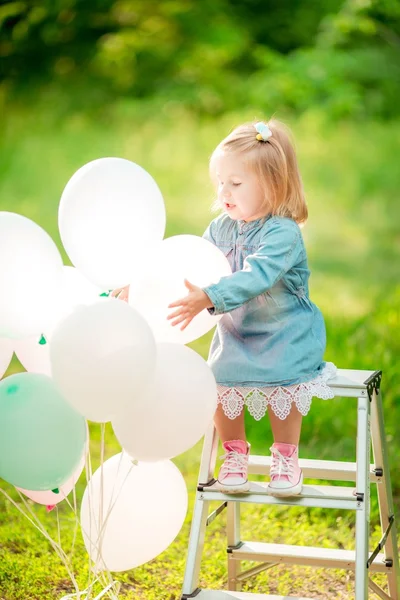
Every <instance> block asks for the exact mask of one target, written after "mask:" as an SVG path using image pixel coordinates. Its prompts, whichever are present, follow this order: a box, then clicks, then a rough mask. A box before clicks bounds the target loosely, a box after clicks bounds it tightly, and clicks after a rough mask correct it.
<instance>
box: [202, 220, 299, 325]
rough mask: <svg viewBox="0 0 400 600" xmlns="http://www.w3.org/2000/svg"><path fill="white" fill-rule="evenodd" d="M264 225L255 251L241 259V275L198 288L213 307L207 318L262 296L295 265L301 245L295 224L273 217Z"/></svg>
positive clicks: (238, 272) (233, 275)
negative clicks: (263, 232)
mask: <svg viewBox="0 0 400 600" xmlns="http://www.w3.org/2000/svg"><path fill="white" fill-rule="evenodd" d="M268 224H269V227H268V228H267V230H266V233H265V236H264V239H263V241H262V243H261V245H260V247H259V249H258V250H257V252H255V253H254V254H251V255H249V256H248V257H247V258H246V259H245V261H244V267H243V269H242V270H241V271H236V272H235V273H233V274H232V275H228V276H227V277H222V278H221V279H220V281H219V282H218V283H216V284H212V285H209V286H208V287H205V288H202V289H203V291H204V292H205V293H206V294H207V296H208V297H209V298H210V300H211V302H212V304H213V306H214V308H209V309H208V310H209V312H210V313H211V314H215V315H218V314H222V313H226V312H229V311H231V310H234V309H235V308H239V306H242V305H243V304H245V303H246V302H248V301H249V300H251V299H252V298H255V297H256V296H259V295H260V294H262V293H263V292H266V291H267V290H268V289H270V288H271V287H273V286H274V285H275V283H277V281H279V279H281V277H283V275H284V274H285V273H286V272H287V271H288V270H289V269H290V268H291V267H293V266H294V265H295V264H296V263H297V262H298V260H299V257H300V254H301V252H302V250H303V244H302V242H301V232H300V229H299V227H298V225H297V223H295V222H294V221H292V220H291V219H285V218H281V217H276V218H274V217H273V218H272V219H270V220H269V221H268Z"/></svg>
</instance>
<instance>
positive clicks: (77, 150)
mask: <svg viewBox="0 0 400 600" xmlns="http://www.w3.org/2000/svg"><path fill="white" fill-rule="evenodd" d="M255 116H256V115H253V114H239V113H238V114H234V115H226V116H225V117H224V118H222V119H220V120H219V121H207V120H202V121H201V120H199V119H197V118H195V117H193V116H191V115H189V114H187V113H183V112H180V111H179V110H178V109H177V108H176V107H174V105H167V106H166V107H165V109H163V110H160V111H159V112H153V113H152V112H151V110H150V109H149V107H148V106H144V107H142V108H140V107H138V106H135V105H130V104H129V103H119V104H117V103H116V104H115V106H112V107H108V108H107V110H105V111H104V113H102V114H100V115H99V114H97V115H95V116H94V117H93V118H92V119H89V118H88V117H87V116H83V115H81V114H78V113H77V114H71V113H69V114H67V115H64V116H63V118H62V119H60V118H58V117H57V115H56V112H55V110H54V107H53V106H52V105H51V103H50V102H49V108H46V106H45V105H44V104H43V103H42V104H41V105H40V106H34V105H33V106H29V107H18V106H14V107H12V109H7V112H6V117H7V119H6V126H5V128H4V129H3V130H2V132H0V153H1V155H2V158H3V160H2V162H1V163H0V210H9V211H15V212H20V213H22V214H24V215H26V216H28V217H30V218H32V219H34V220H35V221H36V222H38V223H39V224H40V225H41V226H43V227H44V228H45V229H46V230H47V231H48V232H49V233H50V235H51V236H52V237H53V239H54V240H55V241H56V242H57V244H58V245H59V247H60V249H61V244H60V239H59V234H58V230H57V208H58V202H59V198H60V195H61V193H62V190H63V187H64V185H65V184H66V183H67V181H68V179H69V177H70V176H71V175H72V173H73V172H74V171H75V170H76V169H77V168H79V167H80V166H81V165H83V164H84V163H86V162H88V161H89V160H92V159H94V158H98V157H101V156H112V155H114V156H121V157H125V158H128V159H131V160H133V161H135V162H137V163H139V164H141V165H142V166H143V167H144V168H146V169H147V170H148V171H149V172H150V173H151V174H152V175H153V177H154V178H155V179H156V181H157V182H158V184H159V186H160V188H161V190H162V192H163V194H164V198H165V202H166V206H167V235H168V236H169V235H174V234H177V233H183V232H185V233H193V234H198V235H201V234H202V232H203V230H204V228H205V226H206V224H207V223H208V221H209V220H210V212H209V209H210V205H211V203H212V200H213V191H212V188H211V185H210V183H209V181H208V165H207V162H208V157H209V155H210V153H211V152H212V150H213V148H214V146H215V145H216V143H218V141H219V140H220V139H221V138H222V137H223V136H224V135H225V134H226V133H227V132H228V131H229V130H230V128H231V127H232V126H233V125H235V124H237V123H239V122H241V121H242V120H247V119H253V117H255ZM260 116H261V115H260ZM289 124H290V125H291V126H292V128H293V130H294V133H295V137H296V145H297V149H298V154H299V160H300V164H301V169H302V173H303V178H304V182H305V188H306V192H307V199H308V205H309V212H310V219H309V222H308V223H307V225H306V227H305V228H304V230H303V234H304V238H305V241H306V245H307V248H308V254H309V262H310V268H311V272H312V276H311V279H310V291H311V297H312V299H313V300H314V301H315V302H316V303H317V304H318V305H319V306H320V308H321V309H322V311H323V313H324V315H325V318H326V323H327V331H328V347H327V352H326V356H325V358H326V360H331V361H333V362H335V363H336V364H337V365H338V367H340V368H354V369H382V370H383V381H382V389H383V399H384V411H385V418H386V430H387V435H388V440H389V459H390V465H391V475H392V482H393V487H394V493H395V499H396V510H397V514H399V510H398V509H399V502H400V483H399V481H400V466H399V463H398V456H399V455H400V439H399V433H398V427H397V423H398V420H399V418H400V408H399V373H398V369H397V368H396V363H397V357H398V355H399V350H400V341H399V340H400V336H399V333H400V322H399V321H400V316H399V306H400V283H399V282H400V277H399V276H400V261H399V256H400V231H399V225H398V223H399V222H400V208H399V203H398V190H399V189H400V172H399V169H398V147H399V141H400V123H397V122H394V123H391V124H379V123H373V122H370V123H359V124H356V123H342V124H335V125H333V124H330V123H328V122H326V121H325V120H324V118H323V117H322V116H321V114H319V113H317V112H310V113H308V114H307V115H305V116H303V117H302V118H301V119H300V120H297V121H296V120H293V119H292V120H289ZM135 225H136V224H134V223H132V232H134V227H135ZM63 255H64V258H65V260H66V262H67V257H66V256H65V253H64V254H63ZM210 339H211V334H208V335H206V336H204V337H203V338H201V339H200V340H197V341H196V342H194V343H193V344H192V347H193V348H195V349H196V350H197V351H198V352H199V353H200V354H202V355H203V356H206V354H207V349H208V345H209V342H210ZM19 369H20V365H19V364H18V362H17V361H16V360H14V361H13V363H12V365H11V367H10V370H9V373H11V372H15V371H17V370H19ZM247 422H248V431H249V437H250V441H251V442H252V444H253V448H254V450H255V452H259V453H262V452H264V453H265V452H267V450H268V448H269V445H270V443H271V440H272V438H271V431H270V427H269V424H268V422H267V421H266V420H262V421H261V422H259V423H256V422H254V421H252V420H251V419H248V420H247ZM355 431H356V428H355V402H354V401H353V400H351V399H337V400H334V401H329V402H326V401H322V400H315V401H314V403H313V407H312V410H311V413H310V414H309V416H308V417H307V418H306V419H305V420H304V426H303V433H302V442H301V455H302V456H303V457H320V458H332V459H334V458H337V459H349V460H351V459H354V457H355V448H354V441H355ZM92 438H93V443H92V454H93V456H94V458H95V461H96V460H97V461H98V448H99V430H98V427H95V426H94V427H92ZM106 442H107V456H110V455H112V454H114V453H116V452H118V451H119V447H118V444H117V442H116V441H115V439H114V438H113V435H112V433H111V429H110V428H109V429H108V434H107V438H106ZM200 450H201V445H200V444H198V445H197V446H196V447H195V448H193V449H192V450H190V451H188V452H186V453H185V454H184V455H182V456H180V457H178V458H177V459H176V460H175V462H176V464H177V465H178V466H179V468H180V469H181V470H182V472H183V474H184V476H185V479H186V481H187V485H188V489H189V495H190V506H189V512H188V516H187V519H186V522H185V525H184V527H183V529H182V531H181V533H180V534H179V536H178V538H177V539H176V540H175V542H174V543H173V544H172V545H171V546H170V547H169V548H168V550H167V551H166V552H165V553H163V554H162V555H161V556H160V557H158V558H157V559H156V560H154V561H152V562H151V563H149V564H147V565H144V566H143V567H139V568H137V569H135V570H133V571H131V572H128V573H124V574H121V575H118V577H117V578H118V579H119V580H121V581H122V582H123V585H122V591H121V598H135V599H140V600H141V599H146V600H156V599H157V600H173V599H175V600H176V599H177V598H179V591H180V587H181V584H182V578H183V569H184V563H185V553H186V547H187V542H188V534H189V524H190V518H191V510H192V506H193V498H194V493H193V492H194V489H195V483H196V477H197V470H198V465H199V457H200ZM396 459H397V460H396ZM1 487H2V489H4V490H5V491H7V493H9V494H11V495H12V496H13V497H14V498H17V496H16V495H15V492H14V491H13V489H12V486H10V485H8V484H6V483H5V482H1ZM83 489H84V481H81V482H80V483H79V485H78V498H79V497H80V496H81V495H82V493H83ZM35 510H36V513H37V514H38V515H39V517H40V519H41V520H42V521H43V522H44V523H45V524H46V526H48V527H49V530H50V531H51V533H52V535H53V537H55V536H56V535H57V528H56V513H55V512H52V513H50V514H46V513H45V509H44V508H40V507H36V508H35ZM243 513H244V523H243V530H244V531H243V537H244V538H247V539H263V540H264V541H276V542H286V543H296V542H297V543H302V544H308V545H318V544H321V545H324V546H327V547H334V546H338V547H349V548H351V547H354V517H353V516H352V515H348V514H347V513H344V512H341V511H325V510H322V509H312V510H307V509H296V510H294V509H287V508H281V507H278V508H271V507H267V508H265V507H264V508H261V507H257V506H254V507H246V508H245V509H244V510H243ZM59 514H60V519H61V525H62V532H63V539H64V540H65V547H66V548H68V547H69V545H70V543H71V540H72V531H73V519H72V516H71V511H70V510H69V509H68V507H67V506H66V505H63V506H60V509H59ZM225 518H226V516H225V515H224V514H222V515H221V517H220V518H219V519H217V520H216V521H214V523H213V524H212V525H211V526H210V528H209V531H208V535H207V542H206V547H205V552H204V561H203V564H202V576H201V584H202V585H207V586H209V587H213V588H218V587H221V586H223V585H224V582H225V578H226V553H225V539H224V533H223V525H224V523H225ZM377 525H378V522H377V507H376V499H375V498H373V506H372V518H371V527H372V530H373V538H374V541H375V542H377V540H378V539H379V537H380V535H379V531H378V529H377ZM74 566H75V572H76V573H78V574H79V576H78V578H79V583H80V585H81V589H83V588H84V587H85V583H86V579H87V556H86V554H85V551H84V548H83V543H82V541H81V538H80V536H79V535H78V540H77V547H76V552H75V559H74ZM376 580H377V581H379V577H377V578H376ZM352 585H353V576H352V575H351V574H350V575H349V574H348V573H347V572H343V571H338V572H332V571H322V570H313V571H310V570H308V569H305V568H295V569H285V568H284V567H279V568H277V569H273V570H271V571H266V572H265V573H263V574H261V575H258V576H257V577H256V578H255V579H254V580H252V582H251V586H250V585H249V586H248V588H246V589H252V590H254V591H261V592H262V591H267V589H268V590H270V593H281V594H287V593H290V594H292V595H296V594H297V595H305V596H310V597H324V598H327V599H329V598H331V599H335V600H337V599H341V598H343V599H344V598H346V599H347V598H351V597H352V593H353V592H352V589H353V588H352ZM68 590H69V591H71V592H72V591H73V590H72V587H71V583H70V581H69V578H68V575H67V573H66V571H65V570H64V568H63V566H62V565H61V563H60V561H59V559H58V558H57V556H56V555H55V553H54V552H53V551H52V550H51V548H50V547H49V544H48V542H47V541H46V540H45V539H44V538H42V537H41V536H40V534H39V533H38V532H37V531H36V530H35V529H34V528H33V527H32V526H31V525H30V524H29V523H28V522H27V521H26V520H25V519H24V518H23V517H22V516H21V515H20V514H19V513H18V511H17V510H16V509H15V508H14V507H13V506H12V504H11V503H10V502H9V501H8V500H5V499H4V498H3V497H2V495H1V494H0V599H1V600H31V599H32V600H45V599H50V598H60V597H62V595H63V594H66V593H67V591H68Z"/></svg>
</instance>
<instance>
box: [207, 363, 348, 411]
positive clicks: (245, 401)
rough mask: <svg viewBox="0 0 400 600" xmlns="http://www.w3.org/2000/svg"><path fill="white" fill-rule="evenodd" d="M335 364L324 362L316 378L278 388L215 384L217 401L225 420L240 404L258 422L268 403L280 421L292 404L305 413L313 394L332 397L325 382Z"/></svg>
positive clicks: (238, 408) (333, 372)
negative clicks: (245, 407)
mask: <svg viewBox="0 0 400 600" xmlns="http://www.w3.org/2000/svg"><path fill="white" fill-rule="evenodd" d="M336 373H337V367H336V366H335V365H334V364H333V363H326V365H325V367H324V368H323V370H322V372H321V373H320V375H318V377H316V378H315V379H312V380H311V381H306V382H304V383H297V384H295V385H286V386H278V387H257V388H252V387H227V386H224V385H218V403H219V404H221V405H222V410H223V411H224V413H225V414H226V416H227V417H229V419H236V417H238V416H239V415H240V413H241V412H242V410H243V407H244V406H247V408H248V410H249V412H250V414H251V415H252V416H253V417H254V418H255V419H256V421H259V420H260V419H262V418H263V417H264V415H265V413H266V412H267V406H268V405H269V406H270V407H271V408H272V410H273V411H274V413H275V415H276V416H277V417H278V418H279V419H281V420H282V421H283V420H284V419H286V417H287V416H288V415H289V413H290V411H291V408H292V403H293V402H294V403H295V404H296V406H297V409H298V411H299V412H300V413H301V414H302V415H303V416H305V415H306V414H307V413H308V411H309V410H310V407H311V399H312V398H313V397H314V396H316V397H317V398H321V399H322V400H330V399H331V398H333V397H334V393H333V391H332V389H331V388H330V387H329V385H328V384H327V382H328V381H329V379H332V377H335V375H336Z"/></svg>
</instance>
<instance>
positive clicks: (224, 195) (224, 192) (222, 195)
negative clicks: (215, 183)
mask: <svg viewBox="0 0 400 600" xmlns="http://www.w3.org/2000/svg"><path fill="white" fill-rule="evenodd" d="M230 195H231V194H230V191H229V190H228V188H227V187H226V186H225V185H222V186H221V187H220V189H219V196H220V198H229V197H230Z"/></svg>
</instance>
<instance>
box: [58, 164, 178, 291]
mask: <svg viewBox="0 0 400 600" xmlns="http://www.w3.org/2000/svg"><path fill="white" fill-rule="evenodd" d="M165 220H166V217H165V206H164V201H163V198H162V195H161V192H160V190H159V188H158V186H157V184H156V182H155V181H154V179H153V178H152V177H151V176H150V175H149V173H147V171H145V170H144V169H142V167H140V166H139V165H137V164H135V163H133V162H131V161H129V160H125V159H122V158H100V159H98V160H94V161H92V162H90V163H88V164H86V165H84V166H83V167H81V168H80V169H79V170H78V171H77V172H76V173H75V174H74V175H73V176H72V178H71V179H70V180H69V182H68V183H67V186H66V187H65V189H64V192H63V194H62V197H61V201H60V208H59V219H58V222H59V229H60V235H61V239H62V242H63V244H64V247H65V249H66V251H67V253H68V256H69V258H70V259H71V262H72V263H73V264H74V265H75V266H76V267H78V268H79V269H80V270H81V271H82V273H83V274H84V275H85V276H86V277H87V278H88V279H90V281H92V282H93V283H95V284H96V285H99V286H100V287H102V288H116V287H119V286H123V285H126V284H127V283H128V282H129V277H130V276H131V274H132V271H133V269H134V265H135V263H136V262H137V260H138V257H140V256H141V255H142V253H143V251H145V250H146V249H147V248H148V247H149V246H151V245H152V244H154V243H157V242H158V241H160V240H162V238H163V236H164V231H165Z"/></svg>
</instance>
